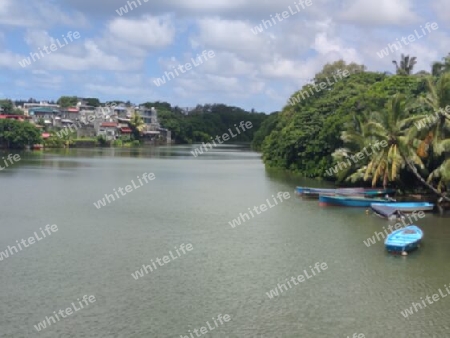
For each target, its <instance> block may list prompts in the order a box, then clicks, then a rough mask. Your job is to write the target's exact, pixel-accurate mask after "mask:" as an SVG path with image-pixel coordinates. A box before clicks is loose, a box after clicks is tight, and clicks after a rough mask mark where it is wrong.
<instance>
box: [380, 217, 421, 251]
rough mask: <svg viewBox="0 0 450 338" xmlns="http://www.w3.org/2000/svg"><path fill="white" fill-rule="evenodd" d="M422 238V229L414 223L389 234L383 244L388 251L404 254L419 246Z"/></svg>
mask: <svg viewBox="0 0 450 338" xmlns="http://www.w3.org/2000/svg"><path fill="white" fill-rule="evenodd" d="M422 238H423V232H422V230H421V229H420V228H419V227H418V226H416V225H410V226H407V227H405V228H403V229H399V230H396V231H394V232H392V233H391V234H389V236H388V237H387V238H386V240H385V241H384V245H385V246H386V250H387V251H388V252H392V253H401V254H402V255H404V256H405V255H407V254H408V252H410V251H412V250H414V249H417V248H418V247H419V245H420V242H421V241H422Z"/></svg>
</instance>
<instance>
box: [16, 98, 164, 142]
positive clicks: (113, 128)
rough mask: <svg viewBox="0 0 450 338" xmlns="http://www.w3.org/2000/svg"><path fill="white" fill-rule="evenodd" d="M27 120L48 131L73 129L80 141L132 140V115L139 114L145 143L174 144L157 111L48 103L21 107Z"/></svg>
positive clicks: (82, 103) (140, 108) (27, 104)
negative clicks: (164, 141) (102, 139)
mask: <svg viewBox="0 0 450 338" xmlns="http://www.w3.org/2000/svg"><path fill="white" fill-rule="evenodd" d="M20 108H21V109H22V110H23V112H24V118H27V119H30V120H31V121H32V122H33V123H35V124H36V125H40V126H42V127H44V128H46V129H47V130H49V129H54V130H58V129H60V128H65V127H70V129H71V130H76V132H77V138H84V137H97V136H103V137H104V138H105V139H106V140H109V141H112V140H116V139H119V138H120V139H130V137H131V135H132V130H131V128H130V125H129V122H130V120H131V117H132V116H133V114H135V113H136V114H139V115H140V116H141V117H142V120H143V122H144V126H143V128H142V129H143V130H142V136H143V138H144V141H152V140H155V139H161V138H162V139H166V140H167V142H168V143H170V142H171V137H170V131H169V130H167V129H165V128H162V127H161V125H160V123H159V121H158V113H157V111H156V109H155V108H151V109H148V108H146V107H143V106H140V107H129V106H125V105H103V106H100V107H93V106H89V105H87V104H86V102H83V101H80V102H78V103H77V105H76V106H73V107H60V106H59V105H56V104H48V103H46V102H39V103H24V105H23V106H22V107H20Z"/></svg>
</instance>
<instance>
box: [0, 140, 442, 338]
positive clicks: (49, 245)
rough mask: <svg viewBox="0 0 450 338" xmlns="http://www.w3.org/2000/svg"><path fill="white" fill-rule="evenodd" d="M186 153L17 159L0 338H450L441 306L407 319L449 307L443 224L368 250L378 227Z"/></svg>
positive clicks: (166, 150) (0, 247)
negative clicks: (396, 244)
mask: <svg viewBox="0 0 450 338" xmlns="http://www.w3.org/2000/svg"><path fill="white" fill-rule="evenodd" d="M192 149H193V147H191V146H173V147H157V148H146V149H109V148H108V149H98V148H96V149H71V150H55V151H45V152H32V153H31V152H28V153H21V154H20V155H21V160H20V161H19V162H16V163H14V164H13V165H11V166H10V167H8V168H7V169H5V170H3V171H0V185H1V187H2V194H1V195H0V205H1V222H0V251H6V252H7V253H8V254H9V256H8V257H6V256H4V255H3V256H2V261H0V282H1V285H2V287H1V288H0V299H1V303H0V309H1V314H2V316H1V317H0V337H14V338H16V337H116V338H119V337H124V338H125V337H126V338H129V337H136V338H138V337H139V338H140V337H149V338H151V337H158V338H159V337H161V338H163V337H164V338H165V337H174V338H175V337H188V338H191V337H248V338H274V337H280V338H281V337H283V338H291V337H292V338H294V337H307V338H309V337H311V338H314V337H318V338H321V337H450V333H449V332H450V331H449V330H450V322H449V320H448V314H449V313H450V297H448V298H445V297H444V296H441V298H440V299H439V300H437V301H434V302H433V303H432V304H431V305H430V304H426V305H427V306H423V305H422V306H423V309H418V310H417V311H414V313H411V314H410V315H409V317H408V318H405V317H404V315H402V311H404V310H405V309H407V308H409V307H411V306H412V303H413V302H415V303H419V302H421V301H422V300H421V297H422V299H425V297H426V296H430V297H431V296H432V295H433V294H437V293H439V291H438V290H439V289H441V292H443V293H444V294H445V292H446V291H445V290H446V289H445V285H448V284H449V283H450V270H449V269H448V263H449V258H450V227H449V218H445V217H441V216H437V215H427V216H426V217H425V218H424V219H421V220H419V221H418V222H417V223H416V224H417V225H419V226H420V227H421V228H422V229H423V231H424V233H425V240H424V243H423V246H422V247H421V248H420V249H419V250H418V251H416V252H413V253H411V254H410V255H409V256H407V257H401V256H392V255H389V254H387V253H386V252H385V251H384V246H383V242H382V241H378V242H377V243H376V244H374V245H371V246H369V247H367V246H366V245H365V244H364V241H365V240H367V239H368V238H369V237H371V236H373V235H374V232H375V231H381V230H382V228H383V226H385V227H386V226H387V225H388V221H386V220H383V219H381V218H378V217H375V216H373V215H367V214H366V212H365V210H363V209H357V208H355V209H352V208H333V207H319V205H318V202H317V200H301V199H299V198H297V197H296V196H295V195H294V188H295V186H296V185H302V184H303V185H307V184H317V183H315V182H314V181H308V180H299V179H294V178H292V177H288V176H286V175H283V174H272V173H268V172H267V171H265V169H264V166H263V164H262V162H261V159H260V156H259V154H257V153H254V152H251V151H249V150H248V149H246V148H245V147H242V146H228V147H223V146H222V147H221V148H220V149H214V150H211V151H209V152H208V153H205V154H203V155H200V156H199V157H197V158H195V157H193V156H192V155H191V153H190V151H191V150H192ZM2 156H4V154H3V155H2ZM144 174H146V175H144ZM151 174H153V176H152V175H151ZM144 177H146V179H144ZM150 178H153V179H150ZM127 186H128V187H127ZM130 187H131V188H130ZM119 191H120V192H119ZM279 192H281V193H283V192H285V193H286V192H287V193H288V194H285V195H283V194H280V195H277V194H278V193H279ZM105 194H106V195H111V196H112V197H111V196H109V202H108V201H107V200H106V199H105V200H104V206H103V205H101V204H98V201H99V200H101V199H103V198H105ZM287 196H289V197H287ZM113 198H114V200H113ZM95 203H96V204H97V206H96V205H95ZM261 205H265V207H262V206H261ZM255 206H258V208H259V209H258V208H257V209H256V210H259V212H256V211H252V210H254V207H255ZM249 208H250V210H249ZM244 213H246V214H247V216H244ZM240 214H242V215H243V217H244V219H245V222H242V220H241V222H240V223H241V224H237V223H233V220H235V219H236V218H237V217H239V216H240ZM231 224H233V225H234V227H232V226H231ZM47 225H48V226H47ZM52 225H55V226H56V227H57V230H56V231H53V230H55V229H56V228H55V227H53V230H51V226H52ZM45 226H47V228H46V227H45ZM41 228H42V230H41ZM44 235H45V236H46V237H44ZM28 238H33V240H28V242H27V239H28ZM22 239H25V243H28V245H27V246H25V244H22V245H21V246H20V248H19V245H20V243H21V240H22ZM16 240H17V241H18V242H16ZM8 246H9V249H8ZM12 246H15V247H16V249H17V250H16V251H17V252H15V251H14V249H12V248H11V247H12ZM8 250H9V251H8ZM143 265H144V266H146V267H145V269H144V267H143ZM325 266H326V268H325ZM141 269H142V270H141ZM139 271H140V272H141V274H139V273H138V274H136V272H139ZM300 275H301V276H303V277H302V278H300ZM291 277H292V278H294V280H292V279H291ZM289 280H292V281H290V282H289V283H288V281H289ZM300 280H302V281H301V282H300ZM283 285H284V286H283ZM274 288H278V290H279V291H278V296H276V295H275V294H274V293H271V292H270V291H271V290H272V289H274ZM449 289H450V288H449ZM280 290H283V292H281V291H280ZM85 295H86V296H87V297H86V298H85V300H84V301H83V296H85ZM446 295H448V293H447V294H446ZM89 296H92V297H94V298H91V299H95V301H93V302H89V301H86V299H87V298H88V297H89ZM83 306H84V307H83ZM69 308H70V309H71V311H68V310H66V309H69ZM416 308H417V305H416ZM60 310H61V311H60ZM71 312H72V313H71ZM69 313H71V314H69ZM58 314H59V315H58ZM57 315H58V317H56V316H57ZM50 316H53V317H52V319H53V321H52V319H50V318H49V317H50ZM46 317H47V319H46ZM224 319H225V320H224ZM227 319H228V320H227ZM42 321H44V323H45V325H46V327H45V328H44V327H43V326H39V325H38V323H40V322H42ZM38 329H39V330H38ZM194 330H195V331H194ZM191 334H192V335H191ZM355 334H356V335H355Z"/></svg>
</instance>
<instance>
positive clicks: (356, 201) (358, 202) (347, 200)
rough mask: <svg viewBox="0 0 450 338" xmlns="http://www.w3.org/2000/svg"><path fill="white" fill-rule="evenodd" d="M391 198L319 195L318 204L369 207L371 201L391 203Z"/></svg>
mask: <svg viewBox="0 0 450 338" xmlns="http://www.w3.org/2000/svg"><path fill="white" fill-rule="evenodd" d="M391 202H392V200H389V199H383V198H365V197H362V196H327V195H320V196H319V205H321V206H327V205H336V206H343V207H366V208H368V207H370V205H371V204H372V203H391Z"/></svg>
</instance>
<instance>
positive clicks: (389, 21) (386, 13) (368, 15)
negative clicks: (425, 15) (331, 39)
mask: <svg viewBox="0 0 450 338" xmlns="http://www.w3.org/2000/svg"><path fill="white" fill-rule="evenodd" d="M412 4H413V2H412V1H411V0H395V1H392V0H377V1H367V0H344V5H343V10H342V12H341V13H340V15H339V17H340V18H341V19H344V20H345V21H347V22H351V23H356V24H360V25H395V26H403V25H405V24H411V23H414V22H417V21H418V19H419V18H418V16H417V15H416V14H415V13H414V11H413V9H412V7H413V6H412Z"/></svg>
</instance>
